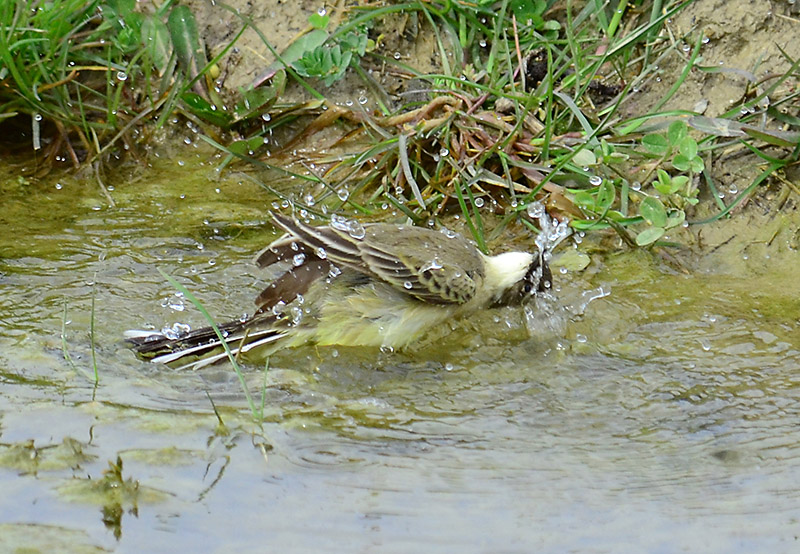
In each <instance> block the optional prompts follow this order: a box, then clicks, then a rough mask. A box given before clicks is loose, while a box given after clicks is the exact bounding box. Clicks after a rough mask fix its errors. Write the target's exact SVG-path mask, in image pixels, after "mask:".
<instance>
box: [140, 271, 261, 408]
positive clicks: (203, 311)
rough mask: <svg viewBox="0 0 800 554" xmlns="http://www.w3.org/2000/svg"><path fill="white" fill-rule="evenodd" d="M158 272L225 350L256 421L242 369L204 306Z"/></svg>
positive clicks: (251, 398)
mask: <svg viewBox="0 0 800 554" xmlns="http://www.w3.org/2000/svg"><path fill="white" fill-rule="evenodd" d="M156 269H157V270H158V272H159V273H160V274H161V276H162V277H164V279H166V280H167V281H169V284H170V285H172V286H173V287H174V288H175V289H176V290H178V291H179V292H181V293H182V294H183V295H184V296H185V297H186V299H187V300H189V302H191V303H192V304H193V305H194V307H195V308H197V310H198V311H199V312H200V313H201V314H202V315H203V317H204V318H205V319H206V321H207V322H208V324H209V326H210V327H211V328H212V329H213V330H214V333H215V334H216V335H217V338H218V339H219V340H220V342H221V343H222V348H223V349H224V350H225V354H227V355H228V360H229V361H230V362H231V365H232V366H233V370H234V371H235V372H236V376H237V377H238V378H239V384H240V385H241V386H242V390H243V391H244V395H245V397H246V398H247V404H248V406H249V407H250V413H251V414H252V415H253V418H254V419H256V420H258V416H259V412H258V410H257V408H256V405H255V403H254V402H253V397H252V395H251V394H250V390H249V389H248V388H247V382H246V381H245V379H244V373H243V372H242V368H241V367H240V366H239V364H238V362H237V361H236V357H235V356H234V355H233V352H231V349H230V347H229V346H228V343H227V342H226V341H225V337H224V336H223V335H222V331H220V330H219V327H218V326H217V323H216V321H214V318H213V317H211V314H209V313H208V311H207V310H206V309H205V306H203V304H202V303H201V302H200V301H199V300H198V299H197V298H196V297H195V295H194V294H192V293H191V292H190V291H189V289H187V288H186V287H184V286H183V285H181V284H180V283H179V282H178V281H176V280H175V279H174V278H173V277H172V276H170V275H168V274H167V273H166V272H165V271H163V270H162V269H161V268H158V267H157V268H156Z"/></svg>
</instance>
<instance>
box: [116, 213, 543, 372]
mask: <svg viewBox="0 0 800 554" xmlns="http://www.w3.org/2000/svg"><path fill="white" fill-rule="evenodd" d="M272 217H273V219H274V220H275V223H276V225H277V226H279V227H280V228H282V229H283V230H284V231H286V233H287V234H286V235H284V236H283V237H281V238H279V239H277V240H275V241H274V242H272V243H271V244H270V245H269V246H268V247H267V248H265V249H264V250H263V251H262V252H261V253H259V255H258V256H257V257H256V259H255V263H256V265H258V266H259V267H262V268H268V267H270V268H279V269H280V274H279V276H278V277H277V278H276V279H275V280H274V281H273V282H272V283H271V284H270V285H269V286H268V287H267V288H265V289H264V290H263V291H262V292H261V294H259V295H258V297H257V298H256V308H257V309H256V312H255V313H254V314H253V316H251V317H249V318H246V319H244V320H241V321H233V322H230V323H226V324H223V325H221V326H220V330H221V331H223V334H224V336H225V339H226V342H227V343H228V344H229V346H230V347H231V350H232V351H233V352H234V353H236V352H238V351H239V350H241V351H242V352H243V353H244V352H247V351H249V350H252V349H254V348H260V347H264V348H266V349H267V351H268V352H267V353H269V352H272V351H275V350H277V349H279V348H284V347H296V346H301V345H303V344H319V345H334V344H338V345H346V346H390V347H392V348H402V347H405V346H407V345H409V344H410V343H412V342H414V341H416V340H417V339H419V338H420V336H421V335H423V334H424V333H425V332H426V331H428V330H429V329H431V328H432V327H434V326H436V325H439V324H441V323H443V322H445V321H447V320H450V319H452V318H456V317H463V316H464V315H467V314H469V313H472V312H475V311H476V310H481V309H485V308H489V307H493V306H502V305H515V304H520V303H522V302H524V301H525V300H526V299H529V298H531V297H532V296H533V295H534V294H536V293H537V292H541V291H544V290H547V289H549V287H550V284H551V274H550V270H549V267H548V265H547V263H546V261H545V260H544V253H541V252H540V253H537V254H529V253H526V252H507V253H504V254H499V255H497V256H485V255H484V254H482V253H481V252H480V251H479V250H478V249H477V247H475V245H474V244H473V243H472V242H470V241H468V240H466V239H464V238H463V237H461V236H460V235H457V234H455V233H452V232H440V231H435V230H432V229H425V228H420V227H413V226H410V225H392V224H385V223H374V224H365V225H361V224H359V223H357V222H355V221H353V220H344V219H342V218H334V219H333V220H332V222H331V224H330V225H327V226H323V227H313V226H310V225H306V224H304V223H301V222H299V221H297V220H294V219H292V218H289V217H286V216H283V215H280V214H273V216H272ZM126 336H127V338H128V340H129V341H130V342H131V343H132V344H133V347H134V349H135V350H136V351H137V352H138V353H139V354H140V355H141V356H143V357H145V358H150V359H151V360H152V361H153V362H161V363H171V362H173V361H176V360H181V362H184V363H183V365H185V366H191V367H195V368H199V367H202V366H203V365H207V364H209V363H213V362H215V361H217V360H219V359H221V358H223V357H225V353H224V351H220V350H221V349H220V344H219V340H218V338H217V336H216V333H215V332H214V331H213V329H211V328H203V329H198V330H195V331H191V332H189V333H187V334H185V335H183V336H180V337H178V338H172V339H170V338H167V337H166V336H164V335H162V334H159V333H152V332H151V333H147V332H139V331H136V332H129V333H128V334H127V335H126ZM215 350H216V352H215ZM190 357H191V358H190ZM184 358H186V359H187V360H188V361H185V360H184Z"/></svg>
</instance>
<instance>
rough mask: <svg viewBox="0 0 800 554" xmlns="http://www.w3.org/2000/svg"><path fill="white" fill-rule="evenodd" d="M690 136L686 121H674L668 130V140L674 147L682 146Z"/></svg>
mask: <svg viewBox="0 0 800 554" xmlns="http://www.w3.org/2000/svg"><path fill="white" fill-rule="evenodd" d="M688 135H689V128H688V127H687V126H686V122H685V121H673V122H672V123H671V124H670V126H669V129H667V139H668V140H669V143H670V144H671V145H672V146H677V145H678V144H680V143H681V142H682V141H683V139H684V138H686V137H687V136H688Z"/></svg>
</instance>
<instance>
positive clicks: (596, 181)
mask: <svg viewBox="0 0 800 554" xmlns="http://www.w3.org/2000/svg"><path fill="white" fill-rule="evenodd" d="M589 184H590V185H592V186H595V187H599V186H600V185H601V184H603V178H602V177H600V176H599V175H592V176H591V177H589Z"/></svg>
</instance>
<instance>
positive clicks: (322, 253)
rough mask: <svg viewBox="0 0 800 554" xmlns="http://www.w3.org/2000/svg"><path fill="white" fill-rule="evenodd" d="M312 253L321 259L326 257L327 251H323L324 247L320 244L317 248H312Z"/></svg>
mask: <svg viewBox="0 0 800 554" xmlns="http://www.w3.org/2000/svg"><path fill="white" fill-rule="evenodd" d="M314 254H316V255H317V258H319V259H321V260H324V259H325V258H327V257H328V253H327V252H325V249H324V248H323V247H321V246H320V247H319V248H317V249H316V250H314Z"/></svg>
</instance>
